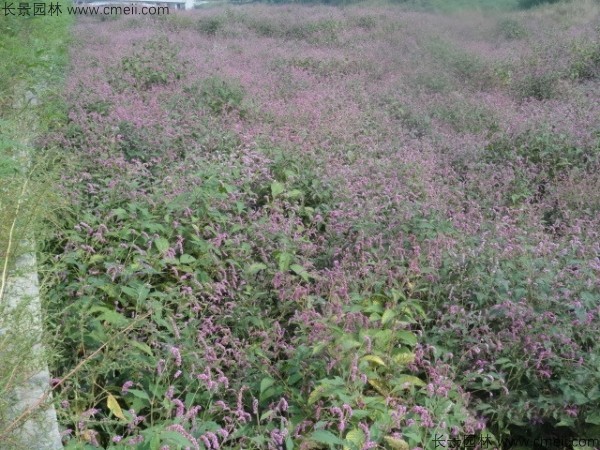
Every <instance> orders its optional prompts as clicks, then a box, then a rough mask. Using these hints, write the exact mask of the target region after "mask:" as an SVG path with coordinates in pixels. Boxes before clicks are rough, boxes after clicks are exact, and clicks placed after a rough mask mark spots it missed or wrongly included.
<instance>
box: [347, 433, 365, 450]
mask: <svg viewBox="0 0 600 450" xmlns="http://www.w3.org/2000/svg"><path fill="white" fill-rule="evenodd" d="M365 440H366V436H365V433H364V432H363V431H362V430H361V429H358V428H355V429H353V430H350V431H349V432H348V434H347V435H346V441H347V443H348V444H351V447H348V446H344V450H361V449H362V447H363V445H364V443H365Z"/></svg>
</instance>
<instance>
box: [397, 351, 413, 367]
mask: <svg viewBox="0 0 600 450" xmlns="http://www.w3.org/2000/svg"><path fill="white" fill-rule="evenodd" d="M414 360H415V354H414V353H399V354H397V355H396V356H394V362H395V363H396V364H403V365H405V364H411V363H412V362H413V361H414Z"/></svg>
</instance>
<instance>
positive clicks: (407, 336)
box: [396, 330, 417, 346]
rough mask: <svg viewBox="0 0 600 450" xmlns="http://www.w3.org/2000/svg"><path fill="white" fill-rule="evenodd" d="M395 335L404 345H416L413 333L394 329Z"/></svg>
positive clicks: (415, 337)
mask: <svg viewBox="0 0 600 450" xmlns="http://www.w3.org/2000/svg"><path fill="white" fill-rule="evenodd" d="M396 337H397V338H398V340H400V342H402V343H404V344H406V345H411V346H412V345H416V344H417V336H415V334H414V333H412V332H410V331H406V330H399V331H396Z"/></svg>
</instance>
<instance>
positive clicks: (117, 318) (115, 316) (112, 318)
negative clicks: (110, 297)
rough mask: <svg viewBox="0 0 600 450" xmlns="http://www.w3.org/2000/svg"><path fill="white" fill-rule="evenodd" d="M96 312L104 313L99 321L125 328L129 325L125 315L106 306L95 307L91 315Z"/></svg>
mask: <svg viewBox="0 0 600 450" xmlns="http://www.w3.org/2000/svg"><path fill="white" fill-rule="evenodd" d="M94 312H102V314H100V315H99V316H98V319H99V320H101V321H106V322H108V323H109V324H111V325H114V326H117V327H121V326H125V325H127V324H128V323H129V320H128V319H127V318H126V317H125V316H124V315H123V314H121V313H118V312H116V311H113V310H112V309H109V308H106V307H104V306H94V307H92V308H90V313H94Z"/></svg>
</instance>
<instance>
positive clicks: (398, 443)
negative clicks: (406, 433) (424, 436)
mask: <svg viewBox="0 0 600 450" xmlns="http://www.w3.org/2000/svg"><path fill="white" fill-rule="evenodd" d="M383 440H384V441H385V442H386V444H387V445H389V447H390V448H392V449H394V450H409V449H410V447H409V446H408V442H406V441H405V440H404V439H399V438H395V437H393V436H385V437H384V438H383Z"/></svg>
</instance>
